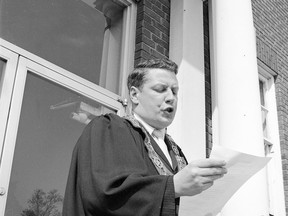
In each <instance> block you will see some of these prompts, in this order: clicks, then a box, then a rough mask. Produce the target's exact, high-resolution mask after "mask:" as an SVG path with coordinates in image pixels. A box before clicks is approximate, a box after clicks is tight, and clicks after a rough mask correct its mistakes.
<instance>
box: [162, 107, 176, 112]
mask: <svg viewBox="0 0 288 216" xmlns="http://www.w3.org/2000/svg"><path fill="white" fill-rule="evenodd" d="M164 111H165V112H166V113H169V114H171V113H173V111H174V108H172V107H168V108H166V109H164Z"/></svg>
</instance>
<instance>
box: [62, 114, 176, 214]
mask: <svg viewBox="0 0 288 216" xmlns="http://www.w3.org/2000/svg"><path fill="white" fill-rule="evenodd" d="M127 124H128V123H127V122H126V123H125V120H124V119H122V118H120V117H118V116H116V115H111V114H109V115H105V116H100V117H96V118H95V119H94V120H93V121H91V122H90V123H89V125H88V126H87V127H86V128H85V129H84V132H83V133H82V135H81V137H80V138H79V140H78V142H77V144H76V146H75V148H74V151H73V155H72V162H71V167H70V172H69V177H68V182H67V186H66V192H65V198H64V204H63V216H84V215H85V216H92V215H93V216H98V215H100V216H105V215H111V216H112V215H113V216H130V215H131V216H135V215H137V216H168V215H169V216H173V215H175V192H174V183H173V176H163V175H158V174H157V173H156V172H155V173H154V174H152V175H151V169H149V167H148V165H147V159H146V161H145V157H144V156H143V155H144V154H143V148H144V147H143V143H142V144H141V143H140V142H139V141H138V140H137V139H135V136H133V135H132V133H131V128H129V127H128V126H127ZM141 145H142V146H141Z"/></svg>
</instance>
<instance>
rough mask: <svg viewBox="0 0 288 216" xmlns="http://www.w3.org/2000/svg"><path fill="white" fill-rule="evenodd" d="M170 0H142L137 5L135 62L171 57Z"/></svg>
mask: <svg viewBox="0 0 288 216" xmlns="http://www.w3.org/2000/svg"><path fill="white" fill-rule="evenodd" d="M169 22H170V0H141V1H140V2H139V3H138V6H137V24H136V47H135V64H138V63H139V61H141V59H147V58H151V57H156V58H163V57H169V32H170V23H169Z"/></svg>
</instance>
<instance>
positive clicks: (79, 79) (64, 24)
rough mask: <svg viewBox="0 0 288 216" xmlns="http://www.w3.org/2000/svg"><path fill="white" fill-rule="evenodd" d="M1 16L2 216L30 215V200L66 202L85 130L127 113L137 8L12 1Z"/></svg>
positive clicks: (117, 1) (122, 1)
mask: <svg viewBox="0 0 288 216" xmlns="http://www.w3.org/2000/svg"><path fill="white" fill-rule="evenodd" d="M90 6H91V7H90ZM92 7H93V8H92ZM0 10H1V20H0V25H1V31H0V37H1V38H0V72H1V73H0V78H1V83H0V84H1V85H0V111H1V112H0V119H1V122H0V151H1V152H0V192H1V193H0V216H10V215H11V216H14V215H20V214H21V215H27V214H29V213H31V211H30V212H29V199H31V198H33V197H35V195H39V196H42V197H44V196H45V195H48V193H54V195H55V196H56V197H58V198H61V196H63V194H64V190H65V186H66V185H65V184H66V179H67V174H68V169H69V164H70V158H71V154H72V149H73V147H74V145H75V143H76V141H77V138H78V137H79V135H80V134H81V131H82V130H83V128H84V127H85V124H87V123H88V122H89V121H90V120H91V118H93V117H94V116H96V115H99V114H103V113H107V112H113V113H117V114H118V115H124V114H125V108H124V106H123V105H122V104H121V103H120V101H121V100H119V99H120V98H123V97H125V95H126V92H127V90H126V89H127V87H126V85H125V80H126V77H127V74H128V73H129V72H130V71H131V70H132V68H133V64H134V62H133V60H134V44H135V43H134V39H135V33H136V29H135V27H136V5H135V3H132V1H130V0H102V1H101V0H97V1H95V0H91V1H87V0H83V1H80V0H50V1H37V0H15V1H13V2H11V1H4V2H3V4H2V3H1V4H0ZM23 48H24V49H23ZM2 90H5V91H2ZM54 189H56V190H54ZM41 194H42V195H41ZM60 200H61V199H60ZM54 204H55V205H54ZM54 204H53V206H52V207H53V211H54V213H53V214H54V215H59V214H60V211H61V202H57V203H54ZM31 214H32V213H31Z"/></svg>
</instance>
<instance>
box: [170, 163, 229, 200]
mask: <svg viewBox="0 0 288 216" xmlns="http://www.w3.org/2000/svg"><path fill="white" fill-rule="evenodd" d="M225 165H226V163H225V161H224V160H217V159H202V160H197V161H193V162H192V163H189V164H188V165H187V166H186V167H185V168H184V169H183V170H181V171H180V172H178V173H177V174H176V175H174V187H175V197H180V196H194V195H196V194H199V193H201V192H202V191H204V190H207V189H208V188H209V187H211V186H212V185H213V182H214V181H215V180H216V179H219V178H221V177H223V175H224V174H226V173H227V170H226V168H224V166H225Z"/></svg>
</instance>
